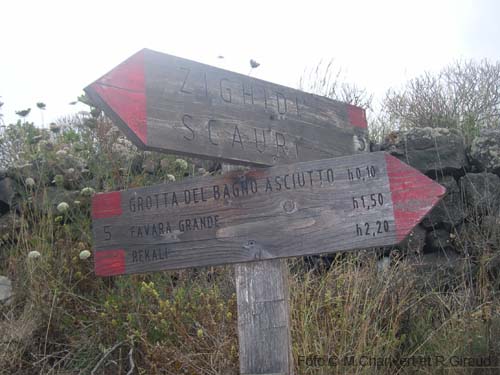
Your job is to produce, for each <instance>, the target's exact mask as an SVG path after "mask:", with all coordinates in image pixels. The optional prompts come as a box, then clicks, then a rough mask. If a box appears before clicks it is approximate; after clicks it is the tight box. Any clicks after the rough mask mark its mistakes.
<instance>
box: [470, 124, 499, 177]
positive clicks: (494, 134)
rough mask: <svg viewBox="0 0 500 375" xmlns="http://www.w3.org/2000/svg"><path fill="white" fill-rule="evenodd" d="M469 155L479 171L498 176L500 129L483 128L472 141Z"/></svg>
mask: <svg viewBox="0 0 500 375" xmlns="http://www.w3.org/2000/svg"><path fill="white" fill-rule="evenodd" d="M469 156H470V159H471V163H472V164H473V165H474V166H475V167H477V168H478V170H480V171H486V172H491V173H495V174H496V175H498V176H500V130H483V131H481V134H480V136H479V137H477V138H476V139H474V141H473V142H472V145H471V148H470V152H469Z"/></svg>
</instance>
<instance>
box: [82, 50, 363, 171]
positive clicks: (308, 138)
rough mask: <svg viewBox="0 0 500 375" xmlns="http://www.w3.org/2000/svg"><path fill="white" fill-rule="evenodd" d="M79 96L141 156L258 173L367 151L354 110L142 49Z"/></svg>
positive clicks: (356, 109)
mask: <svg viewBox="0 0 500 375" xmlns="http://www.w3.org/2000/svg"><path fill="white" fill-rule="evenodd" d="M85 92H86V93H87V95H88V96H89V97H90V98H91V99H92V100H93V102H94V103H95V104H96V105H97V106H98V107H99V108H101V109H102V110H103V111H104V112H105V113H106V114H107V115H108V116H109V117H111V119H112V120H113V121H114V122H115V123H116V124H117V125H118V126H119V127H120V128H121V130H122V131H123V132H124V133H125V134H126V135H127V136H128V138H130V139H131V140H132V141H133V142H134V143H135V144H136V145H137V146H138V147H140V148H143V149H148V150H155V151H163V152H173V153H179V154H185V155H189V156H197V157H205V158H217V159H220V160H224V161H229V162H236V163H238V164H254V165H262V166H272V165H277V164H288V163H293V162H298V161H308V160H318V159H326V158H332V157H337V156H343V155H350V154H355V153H359V152H363V151H368V143H367V142H368V141H367V131H366V130H367V129H366V128H367V124H366V117H365V111H364V110H363V109H362V108H359V107H356V106H353V105H349V104H346V103H341V102H338V101H335V100H331V99H327V98H325V97H321V96H317V95H313V94H309V93H305V92H302V91H299V90H295V89H292V88H288V87H284V86H280V85H276V84H273V83H270V82H266V81H262V80H259V79H255V78H251V77H248V76H245V75H242V74H237V73H233V72H230V71H227V70H223V69H219V68H216V67H213V66H209V65H205V64H201V63H197V62H194V61H190V60H186V59H182V58H179V57H175V56H171V55H167V54H163V53H159V52H155V51H151V50H148V49H144V50H141V51H139V52H138V53H136V54H135V55H133V56H132V57H130V58H129V59H128V60H126V61H125V62H123V63H122V64H120V65H118V66H117V67H116V68H114V69H113V70H111V71H110V72H109V73H107V74H106V75H104V76H103V77H101V78H100V79H98V80H97V81H96V82H94V83H92V84H91V85H89V86H88V87H87V88H86V89H85Z"/></svg>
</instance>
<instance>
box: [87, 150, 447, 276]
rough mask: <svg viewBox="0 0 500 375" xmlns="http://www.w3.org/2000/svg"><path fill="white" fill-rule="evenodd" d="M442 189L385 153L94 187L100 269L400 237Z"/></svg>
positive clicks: (112, 271) (225, 259)
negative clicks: (111, 188)
mask: <svg viewBox="0 0 500 375" xmlns="http://www.w3.org/2000/svg"><path fill="white" fill-rule="evenodd" d="M444 194H445V188H444V187H442V186H441V185H439V184H438V183H436V182H434V181H433V180H431V179H429V178H428V177H426V176H425V175H423V174H422V173H420V172H419V171H417V170H415V169H414V168H412V167H410V166H408V165H406V164H405V163H403V162H401V161H399V160H398V159H396V158H395V157H393V156H391V155H389V154H386V153H384V152H376V153H370V154H358V155H353V156H347V157H340V158H334V159H324V160H318V161H311V162H302V163H296V164H289V165H281V166H276V167H271V168H262V169H252V170H248V171H234V172H230V173H227V174H224V175H221V176H216V177H203V178H192V179H186V180H184V181H181V182H177V183H168V184H161V185H156V186H151V187H144V188H137V189H129V190H124V191H117V192H111V193H102V194H97V195H95V196H94V198H93V202H92V218H93V235H94V240H95V242H94V255H95V272H96V274H97V275H100V276H109V275H119V274H131V273H140V272H149V271H160V270H167V269H179V268H187V267H195V266H210V265H220V264H226V263H241V262H248V261H254V260H263V259H273V258H283V257H291V256H302V255H311V254H322V253H332V252H337V251H346V250H354V249H361V248H369V247H380V246H386V245H392V244H396V243H398V242H400V241H401V240H403V239H404V238H405V237H406V235H407V234H408V233H409V232H410V231H411V230H412V229H413V227H414V226H415V225H417V224H418V222H419V221H420V220H421V219H422V218H423V217H424V216H425V215H426V214H427V213H428V212H429V211H430V210H431V209H432V207H433V206H434V205H436V204H437V203H438V201H439V199H440V198H441V197H442V196H443V195H444Z"/></svg>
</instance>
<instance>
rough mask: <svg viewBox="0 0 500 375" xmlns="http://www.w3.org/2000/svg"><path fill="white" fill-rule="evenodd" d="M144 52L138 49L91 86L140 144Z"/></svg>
mask: <svg viewBox="0 0 500 375" xmlns="http://www.w3.org/2000/svg"><path fill="white" fill-rule="evenodd" d="M145 51H146V50H141V51H139V52H137V53H136V54H135V55H133V56H132V57H130V58H129V59H127V60H126V61H124V62H123V63H121V64H120V65H118V66H117V67H116V68H114V69H113V70H112V71H110V72H109V73H107V74H105V75H104V76H102V77H101V78H99V79H98V80H97V81H96V82H94V83H93V84H91V85H90V87H91V88H92V89H93V90H94V91H95V92H96V93H97V94H98V95H99V96H100V97H101V99H102V100H103V101H104V102H105V103H106V104H107V105H108V106H109V107H110V108H111V110H112V111H113V112H114V113H115V114H116V115H117V116H118V117H119V118H120V119H121V120H122V121H123V122H124V123H125V124H126V125H127V126H128V127H129V128H130V130H132V132H133V133H134V134H135V135H136V136H137V137H138V138H139V140H140V141H141V142H142V143H143V144H146V142H147V120H146V116H147V109H146V85H145V76H144V74H145V73H144V69H145V65H144V54H145Z"/></svg>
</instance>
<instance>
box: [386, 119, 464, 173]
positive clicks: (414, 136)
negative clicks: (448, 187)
mask: <svg viewBox="0 0 500 375" xmlns="http://www.w3.org/2000/svg"><path fill="white" fill-rule="evenodd" d="M381 149H382V150H383V151H386V152H389V153H390V154H392V155H394V156H395V157H397V158H398V159H400V160H401V161H403V162H405V163H407V164H409V165H411V166H412V167H414V168H416V169H418V170H419V171H421V172H422V173H425V174H426V175H428V176H430V177H433V178H434V177H436V176H442V175H456V176H460V175H463V174H464V173H465V172H464V170H465V169H466V168H468V166H469V164H468V160H467V155H466V148H465V141H464V138H463V137H462V135H461V134H460V133H459V132H458V131H457V130H454V129H444V128H415V129H411V130H409V131H405V132H402V131H396V132H391V133H390V134H389V135H388V136H387V137H386V138H385V140H384V142H383V144H382V145H381Z"/></svg>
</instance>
